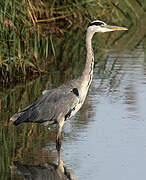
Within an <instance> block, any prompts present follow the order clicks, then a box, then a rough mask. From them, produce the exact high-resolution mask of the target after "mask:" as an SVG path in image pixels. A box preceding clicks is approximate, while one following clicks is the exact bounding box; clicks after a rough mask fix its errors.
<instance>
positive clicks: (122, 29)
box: [105, 25, 128, 31]
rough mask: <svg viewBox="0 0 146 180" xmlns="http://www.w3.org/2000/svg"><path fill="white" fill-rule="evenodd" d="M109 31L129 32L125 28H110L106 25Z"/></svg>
mask: <svg viewBox="0 0 146 180" xmlns="http://www.w3.org/2000/svg"><path fill="white" fill-rule="evenodd" d="M105 27H106V28H107V29H108V30H109V31H127V30H128V29H127V28H125V27H118V26H110V25H106V26H105Z"/></svg>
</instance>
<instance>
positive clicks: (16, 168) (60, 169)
mask: <svg viewBox="0 0 146 180" xmlns="http://www.w3.org/2000/svg"><path fill="white" fill-rule="evenodd" d="M57 153H58V154H57V155H58V164H55V163H45V164H39V165H24V164H22V163H20V162H18V161H15V162H13V165H12V167H11V169H12V172H13V173H14V175H15V174H19V175H20V177H21V178H22V179H25V180H30V179H32V180H78V179H77V177H75V175H74V173H73V172H72V171H71V170H69V169H67V167H66V166H65V165H64V163H63V161H62V158H61V153H60V151H57Z"/></svg>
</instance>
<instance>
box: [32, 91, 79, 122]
mask: <svg viewBox="0 0 146 180" xmlns="http://www.w3.org/2000/svg"><path fill="white" fill-rule="evenodd" d="M77 104H79V97H77V96H76V95H75V94H74V93H73V92H72V91H71V89H70V88H68V89H66V91H65V90H64V89H61V88H58V89H53V90H50V91H48V92H45V93H44V95H42V96H41V97H40V98H39V99H38V102H37V103H36V104H35V105H34V107H33V108H32V111H31V117H30V119H31V120H32V119H33V122H46V121H50V122H53V121H58V118H59V117H60V116H61V117H64V118H65V119H68V118H69V117H70V116H71V112H72V111H74V110H75V107H76V105H77Z"/></svg>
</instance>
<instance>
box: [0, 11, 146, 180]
mask: <svg viewBox="0 0 146 180" xmlns="http://www.w3.org/2000/svg"><path fill="white" fill-rule="evenodd" d="M129 24H130V25H126V24H125V27H127V26H128V27H127V28H128V29H129V31H127V32H113V33H109V34H98V35H95V37H94V40H93V46H94V54H95V59H96V60H98V63H96V65H95V70H94V79H93V82H92V85H91V88H90V90H89V93H88V96H87V98H86V101H85V103H84V105H83V107H82V109H81V110H80V112H78V113H77V114H76V116H75V117H73V118H72V119H71V120H70V121H68V122H67V123H66V124H65V126H64V128H63V139H62V151H61V157H62V160H63V162H64V165H65V167H66V168H67V169H68V171H69V172H70V171H72V172H73V174H74V176H75V177H77V178H78V179H80V180H84V179H86V180H88V179H90V180H96V179H100V180H106V179H109V180H114V179H119V180H129V179H133V180H137V179H141V180H144V179H146V171H145V167H146V26H145V24H146V16H145V12H143V14H142V16H140V17H139V18H137V19H136V20H135V23H129ZM68 36H69V37H70V38H72V39H73V41H71V46H70V47H71V49H73V48H74V46H73V44H74V43H75V42H76V39H77V38H78V37H79V36H77V33H76V32H73V33H72V34H69V35H68ZM64 38H66V37H64ZM60 41H61V40H60ZM63 42H64V39H63V38H62V43H63ZM80 44H81V46H80V48H81V49H80V50H79V49H75V50H74V51H76V52H77V51H78V56H77V61H76V62H74V61H71V60H70V61H69V62H67V63H66V66H68V68H66V70H65V71H64V69H63V68H64V65H63V67H62V66H61V62H60V64H59V65H58V63H56V64H55V65H53V66H54V67H53V68H51V69H50V73H49V75H46V76H39V77H31V78H30V80H27V81H26V83H21V84H20V83H19V84H16V85H11V86H10V88H8V87H1V88H0V179H1V180H5V179H22V177H23V179H24V177H25V178H26V179H28V177H29V175H30V174H31V173H32V174H33V175H34V179H37V178H38V179H51V177H50V176H49V175H48V174H47V173H48V171H47V172H46V171H45V170H44V167H48V166H47V165H46V164H52V163H53V164H56V165H57V160H58V159H57V152H56V149H55V135H56V128H55V127H43V126H39V125H34V124H23V125H20V126H18V127H14V126H12V125H11V124H10V123H9V117H10V116H11V115H12V114H13V113H15V112H17V111H18V110H20V109H22V108H23V107H25V106H27V105H29V104H30V103H31V102H33V101H34V100H35V99H36V98H37V97H39V95H40V94H41V92H42V90H44V89H51V88H53V87H57V86H59V85H60V84H62V83H64V82H67V81H68V80H71V79H73V78H74V77H77V76H78V75H79V74H80V72H81V70H82V69H83V67H84V56H83V54H82V53H80V52H82V49H83V48H84V41H82V38H81V43H80ZM58 48H59V47H58ZM64 51H66V53H65V54H66V56H67V54H68V53H70V49H64ZM15 161H17V166H18V167H17V168H18V169H19V168H20V169H19V171H18V169H16V170H14V162H15ZM24 165H26V166H25V168H24ZM39 165H42V166H43V168H38V167H39ZM53 167H54V166H53ZM55 167H56V166H55ZM34 169H35V170H34ZM41 170H42V171H41ZM30 172H31V173H30ZM37 172H38V176H40V175H41V173H43V176H41V177H37V178H36V177H35V175H37ZM55 172H56V171H55ZM45 173H46V174H45ZM42 177H43V178H42Z"/></svg>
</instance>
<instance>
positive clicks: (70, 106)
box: [10, 20, 127, 150]
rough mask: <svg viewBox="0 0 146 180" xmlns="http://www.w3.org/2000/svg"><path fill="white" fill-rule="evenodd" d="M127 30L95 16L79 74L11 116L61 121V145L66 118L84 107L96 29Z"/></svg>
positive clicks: (15, 121)
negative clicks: (83, 63) (83, 62)
mask: <svg viewBox="0 0 146 180" xmlns="http://www.w3.org/2000/svg"><path fill="white" fill-rule="evenodd" d="M120 30H127V28H124V27H118V26H111V25H107V24H106V23H104V22H103V21H99V20H95V21H92V22H91V23H89V25H88V27H87V29H86V40H85V44H86V63H85V68H84V70H83V72H82V74H81V76H80V77H78V78H77V79H74V80H72V81H70V82H68V83H66V84H63V85H61V86H60V87H58V88H55V89H51V90H45V91H43V93H42V95H41V96H40V97H39V98H38V99H37V100H36V101H35V102H33V103H32V104H31V105H29V106H28V107H26V108H24V109H22V110H21V111H20V112H18V113H16V114H14V115H13V116H12V117H11V119H10V120H11V121H13V124H14V125H18V124H20V123H24V122H33V123H45V124H54V123H56V124H57V125H58V129H57V136H56V148H57V150H59V149H60V148H61V131H62V127H63V125H64V122H65V121H66V120H68V119H70V118H71V117H72V116H73V115H75V114H76V112H78V111H79V109H80V108H81V107H82V105H83V103H84V101H85V98H86V96H87V92H88V89H89V86H90V84H91V81H92V77H93V67H94V54H93V50H92V43H91V40H92V37H93V35H94V34H95V33H96V32H101V33H103V32H110V31H120Z"/></svg>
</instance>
